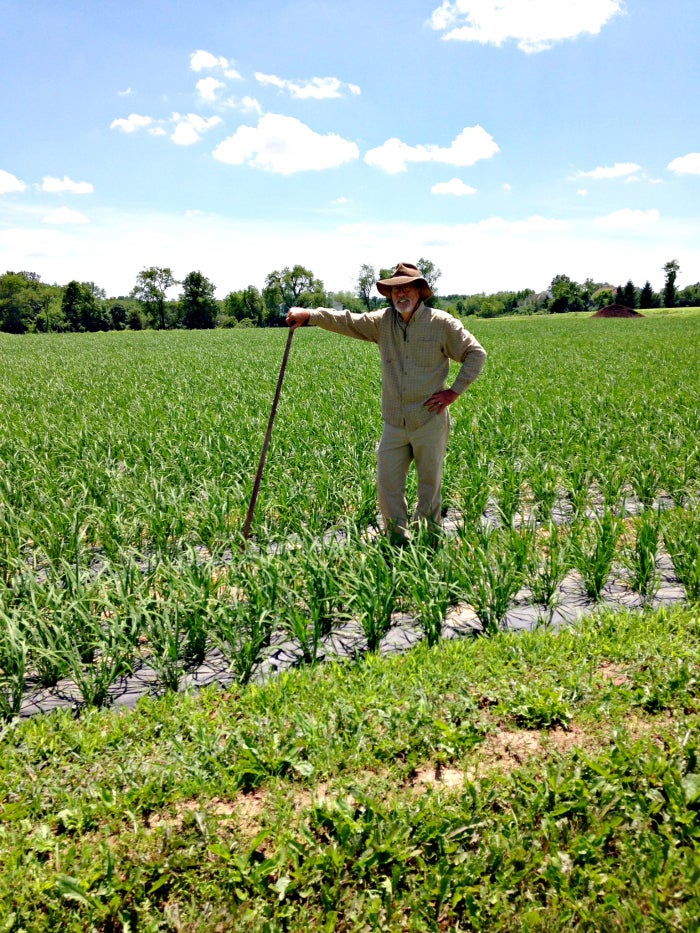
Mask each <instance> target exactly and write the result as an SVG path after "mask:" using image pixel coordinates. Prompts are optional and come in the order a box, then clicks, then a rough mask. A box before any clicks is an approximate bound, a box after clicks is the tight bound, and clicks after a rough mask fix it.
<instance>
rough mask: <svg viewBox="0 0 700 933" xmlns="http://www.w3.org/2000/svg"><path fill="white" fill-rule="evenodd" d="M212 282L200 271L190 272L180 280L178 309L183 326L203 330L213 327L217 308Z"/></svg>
mask: <svg viewBox="0 0 700 933" xmlns="http://www.w3.org/2000/svg"><path fill="white" fill-rule="evenodd" d="M215 291H216V288H215V286H214V284H213V282H210V281H209V279H208V278H207V277H206V276H204V275H202V273H201V272H190V273H189V274H188V275H186V276H185V278H184V279H183V280H182V296H181V298H180V309H181V314H182V325H183V327H190V328H194V329H199V330H203V329H206V328H210V327H214V325H215V324H216V315H217V312H218V309H219V306H218V303H217V301H216V299H215V298H214V292H215Z"/></svg>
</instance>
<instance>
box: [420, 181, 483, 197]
mask: <svg viewBox="0 0 700 933" xmlns="http://www.w3.org/2000/svg"><path fill="white" fill-rule="evenodd" d="M430 192H431V194H452V195H455V196H456V197H463V196H464V195H465V194H476V188H472V187H471V186H470V185H465V183H464V182H463V181H462V179H461V178H451V179H450V180H449V181H439V182H437V184H435V185H433V187H432V188H431V189H430Z"/></svg>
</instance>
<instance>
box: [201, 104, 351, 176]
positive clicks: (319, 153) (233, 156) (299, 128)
mask: <svg viewBox="0 0 700 933" xmlns="http://www.w3.org/2000/svg"><path fill="white" fill-rule="evenodd" d="M213 155H214V158H215V159H218V160H219V161H220V162H225V163H226V164H228V165H243V164H247V165H252V166H255V167H256V168H264V169H267V170H268V171H271V172H275V173H278V174H280V175H291V174H293V173H294V172H303V171H318V170H320V169H327V168H335V167H336V166H338V165H342V164H343V163H345V162H351V161H353V160H354V159H357V158H358V157H359V150H358V148H357V146H356V144H355V143H353V142H350V141H349V140H347V139H343V138H342V137H341V136H338V135H336V134H335V133H328V134H327V135H325V136H323V135H321V134H319V133H315V132H314V131H313V130H312V129H311V128H310V127H308V126H306V124H305V123H302V122H301V121H300V120H296V119H294V118H293V117H286V116H282V115H281V114H274V113H268V114H265V115H264V116H262V117H261V118H260V120H259V121H258V125H257V127H254V126H239V127H238V129H237V130H236V132H235V133H234V134H233V136H229V137H228V139H225V140H223V142H221V143H219V145H218V146H217V147H216V148H215V149H214V153H213Z"/></svg>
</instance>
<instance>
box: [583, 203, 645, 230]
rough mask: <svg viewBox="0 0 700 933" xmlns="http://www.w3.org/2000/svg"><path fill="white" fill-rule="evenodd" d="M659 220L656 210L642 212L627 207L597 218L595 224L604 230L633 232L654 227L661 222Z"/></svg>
mask: <svg viewBox="0 0 700 933" xmlns="http://www.w3.org/2000/svg"><path fill="white" fill-rule="evenodd" d="M659 218H660V214H659V212H658V211H657V210H656V208H652V209H651V210H648V211H641V210H633V209H632V208H629V207H625V208H623V209H622V210H619V211H613V213H612V214H607V215H606V216H605V217H597V218H596V220H595V223H596V225H597V226H598V227H602V228H603V229H604V230H610V231H615V230H621V231H625V232H631V231H642V230H644V229H646V228H648V227H653V226H655V225H656V224H657V223H658V222H659Z"/></svg>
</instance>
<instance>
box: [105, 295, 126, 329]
mask: <svg viewBox="0 0 700 933" xmlns="http://www.w3.org/2000/svg"><path fill="white" fill-rule="evenodd" d="M126 315H127V309H126V307H125V305H123V304H122V303H121V302H120V301H115V303H114V304H113V305H111V307H110V309H109V316H110V318H111V319H112V328H113V330H124V328H125V327H126Z"/></svg>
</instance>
